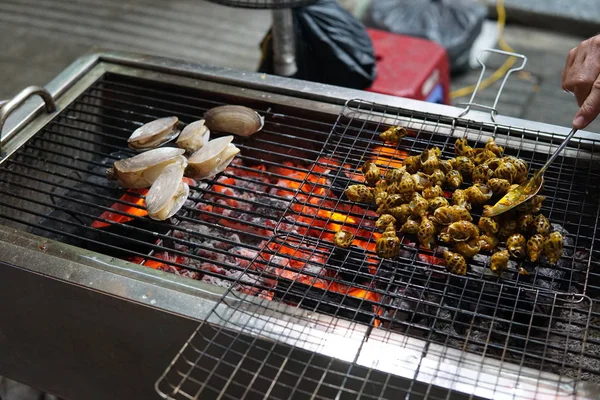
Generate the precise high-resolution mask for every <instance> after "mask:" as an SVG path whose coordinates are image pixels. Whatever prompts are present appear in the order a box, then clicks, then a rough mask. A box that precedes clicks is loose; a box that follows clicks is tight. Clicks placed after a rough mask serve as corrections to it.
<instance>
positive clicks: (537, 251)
mask: <svg viewBox="0 0 600 400" xmlns="http://www.w3.org/2000/svg"><path fill="white" fill-rule="evenodd" d="M544 240H545V239H544V236H542V235H540V234H539V233H536V234H535V235H533V236H532V237H530V238H529V240H528V241H527V254H528V255H529V260H530V261H531V262H536V261H537V260H538V259H539V258H540V255H541V254H542V251H543V250H544Z"/></svg>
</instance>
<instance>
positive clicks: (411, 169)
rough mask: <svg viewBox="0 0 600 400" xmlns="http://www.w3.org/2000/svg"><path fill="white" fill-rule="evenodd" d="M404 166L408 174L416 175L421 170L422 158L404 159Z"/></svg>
mask: <svg viewBox="0 0 600 400" xmlns="http://www.w3.org/2000/svg"><path fill="white" fill-rule="evenodd" d="M402 165H403V166H404V167H405V168H406V172H408V173H409V174H415V173H417V172H418V171H419V169H420V168H421V157H420V156H408V157H406V158H405V159H404V161H403V162H402Z"/></svg>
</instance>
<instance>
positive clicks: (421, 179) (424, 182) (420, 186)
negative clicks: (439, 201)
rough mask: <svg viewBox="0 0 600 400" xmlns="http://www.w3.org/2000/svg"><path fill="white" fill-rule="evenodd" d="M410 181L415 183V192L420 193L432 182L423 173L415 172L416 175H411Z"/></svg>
mask: <svg viewBox="0 0 600 400" xmlns="http://www.w3.org/2000/svg"><path fill="white" fill-rule="evenodd" d="M411 176H412V179H413V181H415V190H416V191H417V192H422V191H423V190H425V189H427V188H428V187H429V186H431V185H432V182H431V180H430V178H429V176H427V175H426V174H424V173H423V172H417V173H416V174H412V175H411Z"/></svg>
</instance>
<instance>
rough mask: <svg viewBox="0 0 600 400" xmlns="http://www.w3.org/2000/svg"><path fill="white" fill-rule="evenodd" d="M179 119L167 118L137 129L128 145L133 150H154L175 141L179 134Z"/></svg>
mask: <svg viewBox="0 0 600 400" xmlns="http://www.w3.org/2000/svg"><path fill="white" fill-rule="evenodd" d="M178 122H179V119H178V118H177V117H166V118H160V119H157V120H154V121H152V122H148V123H147V124H145V125H142V126H140V127H139V128H137V129H136V130H135V131H133V133H132V134H131V136H130V137H129V139H128V140H127V144H128V145H129V147H131V148H132V149H136V150H144V149H152V148H155V147H158V146H160V145H162V144H165V143H167V142H169V141H171V140H173V139H174V138H175V137H176V136H177V135H178V134H179V130H177V129H176V128H177V123H178Z"/></svg>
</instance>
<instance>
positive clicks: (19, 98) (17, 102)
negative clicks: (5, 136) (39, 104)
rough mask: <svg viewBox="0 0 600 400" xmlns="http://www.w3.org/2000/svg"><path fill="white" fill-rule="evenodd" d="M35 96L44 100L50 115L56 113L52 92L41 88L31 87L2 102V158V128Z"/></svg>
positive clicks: (0, 144) (0, 135) (0, 154)
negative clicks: (12, 115)
mask: <svg viewBox="0 0 600 400" xmlns="http://www.w3.org/2000/svg"><path fill="white" fill-rule="evenodd" d="M33 95H38V96H40V97H41V98H42V100H44V104H45V106H46V111H47V112H48V113H49V114H50V113H53V112H54V111H56V103H55V102H54V99H53V98H52V95H51V94H50V92H48V91H47V90H46V89H44V88H43V87H41V86H29V87H27V88H25V89H23V90H22V91H21V92H20V93H19V94H17V95H16V96H15V97H13V98H12V99H11V100H4V101H0V158H1V156H2V140H1V139H2V128H3V127H4V123H5V122H6V120H7V119H8V117H9V116H10V114H12V112H13V111H15V110H16V109H17V108H19V107H20V106H21V105H22V104H23V103H24V102H25V101H26V100H27V99H29V98H30V97H31V96H33Z"/></svg>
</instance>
